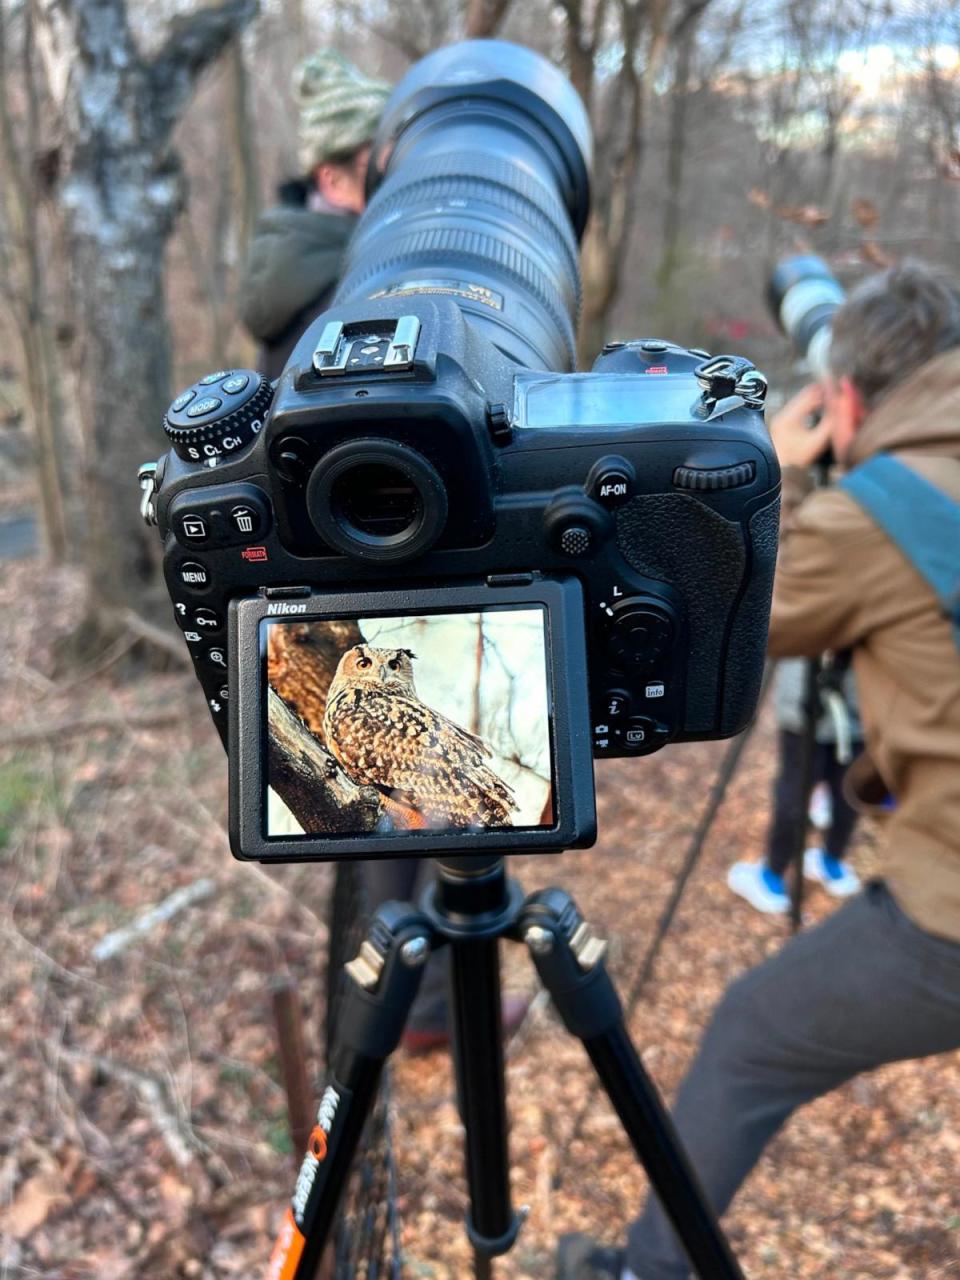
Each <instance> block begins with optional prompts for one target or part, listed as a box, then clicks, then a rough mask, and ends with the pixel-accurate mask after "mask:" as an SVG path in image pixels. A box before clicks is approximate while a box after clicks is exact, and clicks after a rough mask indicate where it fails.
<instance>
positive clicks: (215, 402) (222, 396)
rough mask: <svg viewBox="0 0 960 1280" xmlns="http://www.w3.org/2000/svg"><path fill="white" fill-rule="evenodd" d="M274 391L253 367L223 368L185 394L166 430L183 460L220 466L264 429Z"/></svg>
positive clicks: (170, 411) (174, 407) (165, 423)
mask: <svg viewBox="0 0 960 1280" xmlns="http://www.w3.org/2000/svg"><path fill="white" fill-rule="evenodd" d="M272 399H273V387H272V386H271V384H270V382H269V381H268V379H266V378H265V377H264V376H263V374H262V373H255V372H254V371H253V370H252V369H219V370H218V371H217V372H216V373H208V374H207V375H206V377H205V378H201V379H200V381H199V382H195V383H194V384H193V386H192V387H187V389H186V390H185V391H181V392H180V394H179V395H178V396H177V398H176V400H174V402H173V403H172V404H171V406H170V408H169V409H168V410H167V412H166V415H165V417H164V419H163V429H164V431H165V432H166V433H167V435H168V436H169V437H170V442H171V444H172V445H173V448H174V451H175V452H176V453H177V455H178V456H179V457H181V458H182V459H183V460H184V462H200V463H204V464H205V465H206V466H208V467H215V466H216V465H217V463H218V462H220V461H221V460H222V459H223V458H226V457H229V456H230V455H231V454H233V453H239V452H240V451H241V450H242V449H245V448H246V447H247V445H248V444H250V443H251V441H253V440H254V439H255V438H256V436H257V433H258V432H259V430H260V428H261V427H262V426H263V422H264V419H265V417H266V415H267V410H268V409H269V408H270V402H271V400H272Z"/></svg>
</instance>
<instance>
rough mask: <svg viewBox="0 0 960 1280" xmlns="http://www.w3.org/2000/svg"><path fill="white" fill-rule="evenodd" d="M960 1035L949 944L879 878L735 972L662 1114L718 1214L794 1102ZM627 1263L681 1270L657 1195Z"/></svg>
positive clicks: (663, 1272)
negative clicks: (667, 1113) (917, 920)
mask: <svg viewBox="0 0 960 1280" xmlns="http://www.w3.org/2000/svg"><path fill="white" fill-rule="evenodd" d="M958 1047H960V944H958V943H954V942H948V941H947V940H946V939H944V938H938V937H935V936H934V935H933V934H929V933H926V932H925V931H924V930H923V929H920V928H919V927H918V926H917V925H915V924H913V922H912V921H911V920H909V919H908V918H907V917H906V916H905V915H904V914H903V912H902V911H901V910H900V908H899V907H898V906H897V905H896V903H895V902H894V901H893V898H892V897H891V896H890V894H889V893H888V892H887V890H886V888H885V887H884V886H883V884H881V883H874V884H871V885H869V886H868V888H867V889H866V890H865V892H864V893H862V894H860V895H859V896H858V897H857V898H855V899H854V900H853V901H852V902H850V903H848V904H847V905H846V906H844V907H842V908H841V909H840V910H839V911H836V912H835V913H834V914H833V915H832V916H830V917H829V919H827V920H826V921H824V923H823V924H821V925H818V926H817V927H816V928H814V929H809V930H807V931H806V932H804V933H801V934H799V935H798V936H797V937H796V938H793V939H792V940H791V941H790V942H788V943H787V944H786V946H785V947H784V948H783V949H782V950H781V951H780V952H779V953H778V954H777V955H775V956H773V957H772V958H771V959H769V960H766V961H764V963H763V964H761V965H758V966H757V967H756V968H755V969H751V970H750V971H749V972H748V973H746V974H744V976H743V977H742V978H739V979H738V980H737V981H736V982H734V983H733V984H732V985H731V986H730V987H729V988H728V990H727V993H726V995H725V996H724V997H723V999H722V1000H721V1002H720V1004H719V1005H718V1006H717V1009H716V1011H715V1013H714V1015H713V1019H712V1021H711V1023H710V1026H709V1027H708V1028H707V1031H706V1034H705V1035H704V1037H703V1043H702V1044H701V1045H700V1051H699V1053H698V1054H697V1057H696V1059H695V1060H694V1063H693V1065H692V1067H691V1068H690V1071H689V1072H688V1074H687V1077H686V1079H685V1080H684V1082H683V1084H682V1085H681V1088H680V1093H679V1095H678V1097H677V1101H676V1106H675V1107H674V1111H673V1118H674V1121H675V1123H676V1126H677V1129H678V1131H679V1133H680V1137H681V1139H682V1140H683V1142H684V1144H685V1146H686V1148H687V1151H688V1152H689V1154H690V1157H691V1159H692V1161H693V1164H694V1167H695V1168H696V1170H697V1172H698V1174H699V1175H700V1180H701V1182H702V1183H703V1187H704V1190H705V1191H706V1193H707V1195H708V1197H709V1199H710V1201H711V1202H712V1204H713V1206H714V1208H715V1209H716V1210H717V1212H718V1213H721V1214H722V1213H723V1212H724V1211H725V1210H726V1208H727V1206H728V1205H729V1203H730V1201H731V1200H732V1199H733V1197H734V1195H735V1194H736V1192H737V1189H738V1188H739V1186H740V1184H741V1183H742V1182H743V1180H744V1178H745V1177H746V1176H747V1174H748V1173H749V1172H750V1170H751V1169H752V1168H753V1166H754V1164H755V1163H756V1162H757V1160H758V1159H759V1157H760V1153H761V1152H762V1151H763V1148H764V1147H765V1146H766V1144H767V1143H768V1142H769V1140H770V1139H771V1138H772V1137H773V1135H774V1134H775V1133H776V1132H777V1130H778V1129H779V1128H780V1126H781V1125H782V1124H783V1123H784V1121H785V1120H786V1119H787V1117H788V1116H789V1115H790V1114H791V1112H792V1111H793V1110H794V1109H795V1108H796V1107H799V1106H801V1105H802V1104H803V1103H804V1102H809V1101H810V1100H811V1099H812V1098H816V1097H819V1096H820V1094H823V1093H827V1092H828V1091H829V1090H831V1089H835V1088H836V1087H837V1085H839V1084H842V1083H843V1082H844V1081H845V1080H849V1079H850V1078H851V1077H852V1076H855V1075H857V1074H859V1072H861V1071H869V1070H871V1069H872V1068H873V1067H878V1066H881V1065H882V1064H883V1063H885V1062H897V1061H899V1060H901V1059H903V1058H924V1057H927V1056H928V1055H929V1054H933V1053H944V1052H946V1051H948V1050H951V1049H956V1048H958ZM627 1265H628V1266H629V1267H630V1269H631V1270H632V1271H634V1272H635V1273H636V1275H637V1276H639V1277H640V1278H641V1280H686V1277H687V1276H688V1275H689V1263H688V1262H687V1261H686V1255H685V1254H684V1252H683V1249H682V1248H681V1246H680V1243H679V1241H678V1239H677V1237H676V1236H675V1235H674V1233H673V1230H672V1228H671V1227H670V1225H669V1223H668V1221H667V1219H666V1217H665V1216H664V1214H663V1212H662V1210H661V1209H660V1206H659V1204H658V1203H657V1201H656V1198H655V1197H654V1196H651V1197H650V1198H649V1199H648V1201H647V1204H646V1206H645V1208H644V1212H643V1214H642V1216H641V1217H640V1218H639V1219H638V1220H637V1221H636V1222H634V1223H633V1225H632V1227H631V1229H630V1234H629V1241H628V1247H627Z"/></svg>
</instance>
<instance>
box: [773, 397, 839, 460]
mask: <svg viewBox="0 0 960 1280" xmlns="http://www.w3.org/2000/svg"><path fill="white" fill-rule="evenodd" d="M824 405H825V399H824V389H823V387H822V386H821V384H820V383H819V382H811V383H810V384H809V385H808V386H806V387H803V388H802V389H801V390H800V391H798V392H797V394H796V395H795V396H792V397H791V398H790V399H789V400H788V401H787V403H786V404H785V405H784V406H783V408H782V409H781V410H780V412H779V413H776V414H774V416H773V418H772V419H771V421H770V439H771V440H772V441H773V447H774V448H775V449H776V451H777V457H778V459H779V460H780V465H781V467H809V466H810V465H811V464H812V463H814V462H816V460H817V458H819V457H820V455H821V454H822V453H823V452H824V450H825V449H826V448H827V446H828V445H829V443H830V415H829V413H824V414H823V416H822V417H821V419H820V421H819V422H818V423H817V424H816V426H814V427H811V426H810V418H811V415H812V414H814V413H817V412H819V411H820V410H822V409H823V408H824Z"/></svg>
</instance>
